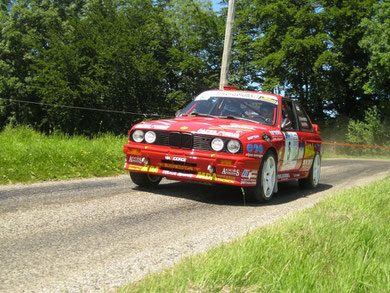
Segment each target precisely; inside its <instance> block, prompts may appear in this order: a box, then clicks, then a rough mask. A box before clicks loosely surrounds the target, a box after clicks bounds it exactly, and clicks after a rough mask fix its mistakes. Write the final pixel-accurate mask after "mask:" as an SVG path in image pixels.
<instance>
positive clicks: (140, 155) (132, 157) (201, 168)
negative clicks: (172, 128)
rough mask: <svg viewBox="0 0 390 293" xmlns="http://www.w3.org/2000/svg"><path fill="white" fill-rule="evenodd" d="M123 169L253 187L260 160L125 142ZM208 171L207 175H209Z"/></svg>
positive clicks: (241, 155)
mask: <svg viewBox="0 0 390 293" xmlns="http://www.w3.org/2000/svg"><path fill="white" fill-rule="evenodd" d="M123 151H124V153H125V154H126V160H125V165H124V168H125V169H126V170H128V171H132V172H141V173H149V174H153V175H160V176H163V177H167V178H169V179H174V180H179V181H197V182H208V183H219V184H227V185H235V186H243V187H244V186H245V187H249V186H255V185H256V181H257V175H258V174H257V173H258V170H259V167H260V163H261V158H249V157H246V156H245V155H243V154H240V155H233V154H226V153H218V152H207V151H197V150H184V149H176V148H171V147H166V146H158V145H148V144H142V143H133V142H129V143H127V144H125V145H124V147H123ZM210 171H211V172H210Z"/></svg>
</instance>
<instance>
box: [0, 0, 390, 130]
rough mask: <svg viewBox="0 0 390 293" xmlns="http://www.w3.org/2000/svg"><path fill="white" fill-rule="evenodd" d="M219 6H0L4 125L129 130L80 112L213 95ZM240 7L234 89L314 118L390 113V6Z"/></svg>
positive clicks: (122, 2) (341, 1) (221, 21)
mask: <svg viewBox="0 0 390 293" xmlns="http://www.w3.org/2000/svg"><path fill="white" fill-rule="evenodd" d="M221 2H222V3H224V4H225V6H224V8H223V9H222V10H221V11H220V13H216V12H214V11H213V10H212V5H211V2H210V1H209V0H14V1H2V2H1V5H0V128H2V127H3V126H4V125H6V124H9V123H12V124H29V125H32V126H33V127H35V128H37V129H40V130H43V131H45V132H47V133H50V132H53V131H61V132H65V133H70V134H72V133H83V134H94V133H97V132H104V131H112V132H115V133H124V132H126V131H127V129H128V128H129V127H130V125H131V124H133V123H134V122H137V121H139V120H141V119H144V118H145V116H143V115H136V114H126V115H125V114H123V113H109V112H101V111H92V110H86V109H81V108H90V109H105V110H115V111H126V112H131V113H139V114H142V113H149V114H150V113H158V114H161V115H166V116H169V115H173V113H174V112H175V111H176V110H178V109H179V108H181V107H183V106H184V105H185V104H186V103H187V102H189V101H190V100H191V99H192V98H193V97H194V96H195V95H197V94H198V93H199V92H201V91H203V90H206V89H209V88H216V87H217V86H218V83H219V80H218V79H219V70H220V62H221V56H222V48H223V37H224V29H225V27H224V26H225V19H226V13H227V11H226V10H227V9H226V4H227V1H226V0H223V1H221ZM236 3H237V4H236V6H237V7H236V20H235V26H234V30H235V35H234V44H233V52H232V64H231V66H230V68H231V72H230V83H231V84H234V85H237V86H239V87H240V88H241V89H257V90H263V91H270V92H275V93H280V94H285V95H287V96H290V97H292V98H295V99H297V100H300V101H301V102H302V103H303V104H304V105H305V108H306V109H307V110H308V112H311V114H312V115H313V117H315V119H316V120H326V119H328V118H330V117H336V116H340V117H341V116H342V117H350V118H353V119H364V111H365V110H366V109H367V108H372V107H374V106H377V109H378V115H379V116H378V117H380V118H381V119H382V120H383V119H384V118H385V117H386V116H389V115H390V81H389V76H390V67H389V64H390V62H389V61H390V60H389V52H390V45H389V44H390V43H389V38H390V35H389V31H390V28H389V26H390V23H389V19H390V2H389V0H383V1H382V0H348V1H347V0H337V1H336V0H294V1H291V0H237V2H236ZM16 100H17V101H28V102H29V103H26V102H16ZM61 105H65V106H67V108H64V107H62V106H61ZM69 107H73V108H69Z"/></svg>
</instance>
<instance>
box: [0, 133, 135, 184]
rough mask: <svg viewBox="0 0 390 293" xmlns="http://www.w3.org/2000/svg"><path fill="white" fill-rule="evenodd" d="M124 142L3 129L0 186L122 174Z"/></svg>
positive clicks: (103, 137) (121, 139)
mask: <svg viewBox="0 0 390 293" xmlns="http://www.w3.org/2000/svg"><path fill="white" fill-rule="evenodd" d="M126 141H127V138H126V137H124V136H123V137H116V136H114V135H110V134H105V135H101V136H98V137H96V138H93V139H89V138H87V137H83V136H72V137H69V136H66V135H50V136H46V135H44V134H41V133H38V132H36V131H34V130H32V129H31V128H29V127H25V126H21V127H16V128H12V127H6V128H5V129H4V130H3V131H2V132H0V184H7V183H16V182H26V183H27V182H37V181H45V180H59V179H68V178H81V177H93V176H111V175H117V174H121V173H124V170H123V163H124V158H125V156H124V154H123V151H122V149H123V144H124V143H125V142H126Z"/></svg>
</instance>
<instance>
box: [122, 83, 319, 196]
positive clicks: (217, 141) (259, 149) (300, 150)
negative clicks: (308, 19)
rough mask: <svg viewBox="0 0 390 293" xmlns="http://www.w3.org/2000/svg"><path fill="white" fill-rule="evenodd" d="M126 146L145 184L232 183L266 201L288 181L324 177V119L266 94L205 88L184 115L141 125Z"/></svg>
mask: <svg viewBox="0 0 390 293" xmlns="http://www.w3.org/2000/svg"><path fill="white" fill-rule="evenodd" d="M123 151H124V153H125V154H126V161H125V166H124V167H125V169H126V170H129V171H130V177H131V179H132V180H133V182H134V183H135V184H137V185H139V186H154V185H157V184H158V183H159V182H160V181H161V178H162V177H166V178H169V179H174V180H180V181H198V182H209V183H220V184H228V185H235V186H240V187H243V188H244V192H245V195H246V197H247V199H248V200H252V201H256V202H261V201H267V200H269V199H271V197H272V195H273V194H274V193H275V192H277V189H278V186H277V183H278V182H280V181H287V180H298V181H299V184H300V185H301V186H303V187H311V188H314V187H316V186H317V185H318V182H319V179H320V168H321V136H320V134H319V129H318V125H316V124H312V123H311V121H310V118H309V117H308V115H307V114H306V112H305V110H304V109H303V108H302V106H301V105H300V104H299V103H297V102H295V101H292V100H291V99H289V98H286V97H282V96H278V95H274V94H267V93H261V92H252V91H237V90H235V89H229V90H209V91H206V92H203V93H201V94H200V95H199V96H197V97H196V98H195V99H194V100H193V101H192V102H191V103H190V104H189V105H188V106H187V107H185V108H184V109H182V110H181V111H179V113H177V115H176V118H173V119H165V120H155V121H147V122H141V123H138V124H136V125H134V126H133V127H132V128H131V130H130V132H129V142H128V143H126V144H125V145H124V150H123Z"/></svg>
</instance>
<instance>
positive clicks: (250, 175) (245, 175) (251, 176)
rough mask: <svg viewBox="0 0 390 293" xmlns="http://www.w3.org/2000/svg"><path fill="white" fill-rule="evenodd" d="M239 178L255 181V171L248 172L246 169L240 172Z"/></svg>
mask: <svg viewBox="0 0 390 293" xmlns="http://www.w3.org/2000/svg"><path fill="white" fill-rule="evenodd" d="M241 177H243V178H248V179H256V178H257V170H248V169H245V170H244V171H243V172H242V174H241Z"/></svg>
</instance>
